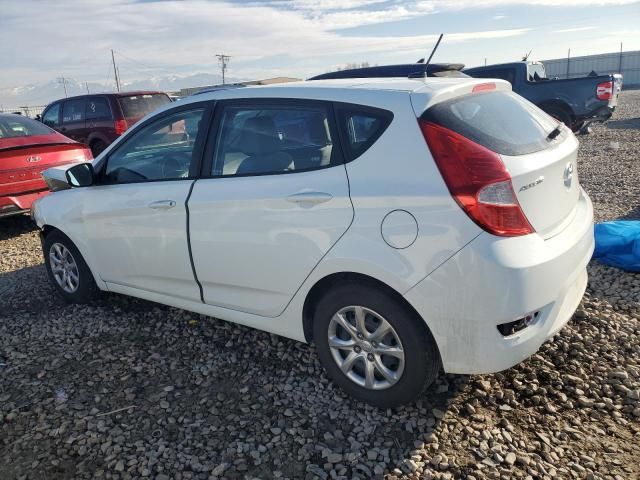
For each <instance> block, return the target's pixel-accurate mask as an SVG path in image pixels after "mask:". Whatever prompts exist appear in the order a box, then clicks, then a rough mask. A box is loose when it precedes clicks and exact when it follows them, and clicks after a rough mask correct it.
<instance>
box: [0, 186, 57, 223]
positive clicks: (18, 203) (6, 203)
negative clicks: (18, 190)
mask: <svg viewBox="0 0 640 480" xmlns="http://www.w3.org/2000/svg"><path fill="white" fill-rule="evenodd" d="M48 193H49V190H47V189H44V190H40V191H37V192H29V193H24V194H19V195H7V196H4V197H2V196H0V217H7V216H9V215H17V214H19V213H23V212H28V211H29V210H30V209H31V205H32V204H33V202H35V201H36V200H37V199H39V198H42V197H44V196H45V195H47V194H48Z"/></svg>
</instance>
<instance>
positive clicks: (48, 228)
mask: <svg viewBox="0 0 640 480" xmlns="http://www.w3.org/2000/svg"><path fill="white" fill-rule="evenodd" d="M40 229H41V231H42V254H43V256H44V255H45V252H44V240H45V238H47V236H48V235H50V234H51V233H53V232H59V233H60V234H62V235H64V236H65V237H67V238H68V239H69V241H70V242H71V243H73V245H75V247H76V248H77V249H78V251H79V252H80V255H82V258H83V260H84V262H85V263H86V264H87V267H89V270H90V271H91V274H92V275H93V280H94V281H95V282H96V285H97V286H98V288H99V289H100V290H107V287H106V284H105V283H104V282H103V281H102V279H101V278H100V275H98V272H97V271H96V269H95V268H94V266H93V262H92V261H91V259H90V258H89V256H88V255H87V251H86V248H85V246H84V245H83V244H82V243H80V242H77V241H75V240H74V239H73V237H72V236H71V235H69V234H68V233H67V232H65V231H64V230H61V229H60V228H58V227H56V226H54V225H51V224H49V223H44V224H43V225H42V226H41V227H40ZM45 258H46V257H45Z"/></svg>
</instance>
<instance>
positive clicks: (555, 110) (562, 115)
mask: <svg viewBox="0 0 640 480" xmlns="http://www.w3.org/2000/svg"><path fill="white" fill-rule="evenodd" d="M542 110H544V111H545V112H546V113H548V114H549V115H551V116H552V117H553V118H555V119H556V120H558V121H559V122H562V123H564V124H565V125H566V126H567V127H569V128H572V126H573V121H572V119H571V114H570V113H569V112H567V111H566V110H565V109H563V108H560V107H557V106H555V105H549V106H544V107H542Z"/></svg>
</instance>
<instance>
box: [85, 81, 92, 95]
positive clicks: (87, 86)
mask: <svg viewBox="0 0 640 480" xmlns="http://www.w3.org/2000/svg"><path fill="white" fill-rule="evenodd" d="M84 88H86V89H87V93H91V92H89V84H88V83H87V82H84Z"/></svg>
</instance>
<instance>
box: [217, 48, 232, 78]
mask: <svg viewBox="0 0 640 480" xmlns="http://www.w3.org/2000/svg"><path fill="white" fill-rule="evenodd" d="M216 57H217V58H218V63H220V68H221V69H222V84H223V85H224V81H225V79H224V73H225V72H226V70H227V64H228V62H229V60H231V57H230V56H229V55H225V54H224V53H219V54H216Z"/></svg>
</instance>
